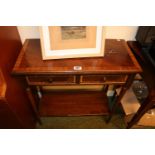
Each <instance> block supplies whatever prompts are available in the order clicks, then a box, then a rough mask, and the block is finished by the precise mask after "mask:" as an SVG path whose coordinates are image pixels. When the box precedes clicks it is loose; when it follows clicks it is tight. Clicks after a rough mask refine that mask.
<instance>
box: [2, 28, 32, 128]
mask: <svg viewBox="0 0 155 155" xmlns="http://www.w3.org/2000/svg"><path fill="white" fill-rule="evenodd" d="M21 48H22V44H21V40H20V37H19V34H18V31H17V27H15V26H0V70H1V71H2V75H3V78H4V80H3V82H5V84H3V85H6V91H5V94H4V95H5V96H4V95H3V99H0V105H1V108H0V128H34V125H35V122H34V119H33V114H32V111H31V109H30V107H29V106H28V105H29V101H28V98H27V94H26V91H25V87H26V83H25V81H24V80H23V79H21V78H14V77H12V76H11V72H12V68H13V66H14V64H15V61H16V59H17V57H18V54H19V52H20V50H21ZM2 107H3V108H2Z"/></svg>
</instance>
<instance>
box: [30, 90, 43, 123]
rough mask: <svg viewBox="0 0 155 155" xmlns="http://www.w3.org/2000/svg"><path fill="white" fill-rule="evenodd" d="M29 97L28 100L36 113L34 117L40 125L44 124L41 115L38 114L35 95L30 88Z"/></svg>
mask: <svg viewBox="0 0 155 155" xmlns="http://www.w3.org/2000/svg"><path fill="white" fill-rule="evenodd" d="M27 95H28V98H29V100H30V103H31V106H32V110H33V112H34V115H35V117H36V119H37V121H38V122H39V124H42V122H41V119H40V116H39V113H38V109H37V104H36V102H35V100H34V97H33V94H32V91H31V89H30V88H27Z"/></svg>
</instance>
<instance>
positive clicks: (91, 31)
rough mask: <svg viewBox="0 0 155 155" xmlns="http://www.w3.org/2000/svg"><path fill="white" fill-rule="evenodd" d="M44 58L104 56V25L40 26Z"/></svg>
mask: <svg viewBox="0 0 155 155" xmlns="http://www.w3.org/2000/svg"><path fill="white" fill-rule="evenodd" d="M40 39H41V47H42V57H43V60H47V59H64V58H79V57H98V56H104V44H105V30H104V28H103V27H102V26H44V27H40Z"/></svg>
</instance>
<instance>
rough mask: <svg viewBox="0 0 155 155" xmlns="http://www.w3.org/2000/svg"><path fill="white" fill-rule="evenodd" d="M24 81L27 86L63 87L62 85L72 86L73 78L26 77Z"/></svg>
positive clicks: (57, 76) (63, 76) (66, 76)
mask: <svg viewBox="0 0 155 155" xmlns="http://www.w3.org/2000/svg"><path fill="white" fill-rule="evenodd" d="M26 80H27V82H28V84H29V85H59V84H60V85H61V84H62V85H63V84H74V83H75V76H73V75H56V76H53V75H49V76H42V75H40V76H37V75H36V76H35V75H32V76H27V77H26Z"/></svg>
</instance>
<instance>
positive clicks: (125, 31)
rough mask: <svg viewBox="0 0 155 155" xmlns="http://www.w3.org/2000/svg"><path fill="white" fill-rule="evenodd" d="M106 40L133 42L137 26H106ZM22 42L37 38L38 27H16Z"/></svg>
mask: <svg viewBox="0 0 155 155" xmlns="http://www.w3.org/2000/svg"><path fill="white" fill-rule="evenodd" d="M105 28H106V38H110V39H125V40H134V39H135V35H136V32H137V28H138V26H106V27H105ZM18 31H19V34H20V37H21V40H22V42H24V41H25V39H27V38H39V37H40V36H39V27H38V26H18Z"/></svg>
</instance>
